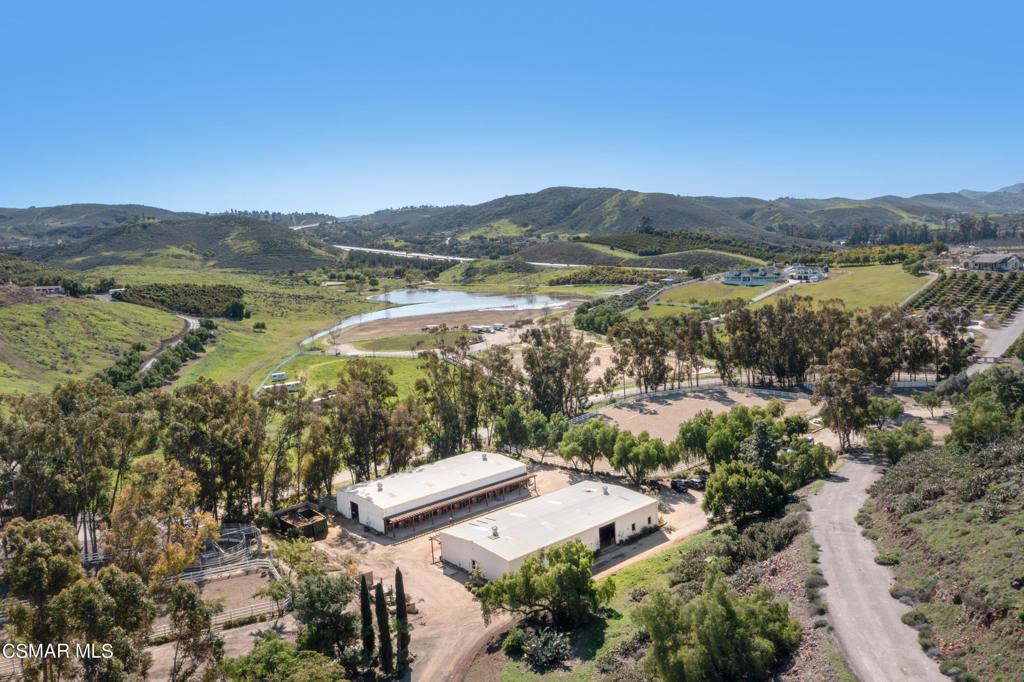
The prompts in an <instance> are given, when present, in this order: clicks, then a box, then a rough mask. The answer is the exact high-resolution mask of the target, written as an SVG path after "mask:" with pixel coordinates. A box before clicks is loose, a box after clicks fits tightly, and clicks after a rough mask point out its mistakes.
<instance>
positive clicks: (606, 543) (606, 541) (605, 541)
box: [597, 521, 615, 549]
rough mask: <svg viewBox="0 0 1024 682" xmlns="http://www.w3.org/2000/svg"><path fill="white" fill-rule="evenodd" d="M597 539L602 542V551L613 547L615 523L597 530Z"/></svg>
mask: <svg viewBox="0 0 1024 682" xmlns="http://www.w3.org/2000/svg"><path fill="white" fill-rule="evenodd" d="M597 537H598V539H599V540H600V542H601V549H604V548H605V547H611V546H612V545H614V544H615V522H614V521H613V522H611V523H609V524H608V525H607V526H601V527H600V528H598V529H597Z"/></svg>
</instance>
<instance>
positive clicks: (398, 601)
mask: <svg viewBox="0 0 1024 682" xmlns="http://www.w3.org/2000/svg"><path fill="white" fill-rule="evenodd" d="M395 610H396V613H395V620H396V621H397V623H396V624H395V632H396V634H397V644H398V646H397V656H396V659H397V661H396V668H397V670H398V672H402V671H403V670H405V669H406V668H407V667H409V613H408V612H407V611H406V608H405V582H404V581H403V580H402V569H400V568H396V569H395Z"/></svg>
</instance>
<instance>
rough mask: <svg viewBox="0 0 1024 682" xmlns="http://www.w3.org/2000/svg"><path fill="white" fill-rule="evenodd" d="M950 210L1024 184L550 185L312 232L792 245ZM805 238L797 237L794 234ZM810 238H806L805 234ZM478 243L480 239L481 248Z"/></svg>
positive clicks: (988, 205)
mask: <svg viewBox="0 0 1024 682" xmlns="http://www.w3.org/2000/svg"><path fill="white" fill-rule="evenodd" d="M958 213H977V214H982V213H992V214H1014V215H1016V214H1024V184H1022V185H1011V186H1009V187H1005V188H1003V189H1001V190H997V191H995V192H970V191H966V190H965V191H964V192H948V193H939V194H920V195H916V196H912V197H899V196H895V195H890V196H883V197H875V198H872V199H866V200H859V199H848V198H844V197H832V198H828V199H804V198H794V197H780V198H778V199H773V200H766V199H758V198H755V197H715V196H681V195H675V194H665V193H649V192H636V191H632V190H620V189H613V188H594V189H591V188H579V187H551V188H548V189H544V190H541V191H539V192H534V193H530V194H519V195H513V196H506V197H501V198H499V199H494V200H491V201H487V202H484V203H481V204H476V205H473V206H465V205H459V206H445V207H437V206H417V207H410V208H405V209H397V210H393V209H392V210H386V211H378V212H377V213H372V214H369V215H365V216H362V217H360V218H356V219H352V220H346V221H343V222H338V223H332V224H327V225H322V226H320V227H319V228H316V229H314V230H313V232H314V234H317V235H318V236H320V237H321V238H323V239H325V240H328V241H332V240H333V241H338V242H340V243H348V244H368V243H373V242H380V243H383V242H388V241H390V242H392V243H394V244H403V243H405V244H410V245H414V246H417V247H419V248H434V249H443V250H445V251H448V252H454V253H480V251H481V249H484V250H486V249H488V248H489V249H490V250H491V253H492V254H502V253H509V252H510V249H511V250H517V249H519V248H522V247H524V246H526V245H528V244H529V243H531V242H533V241H536V240H544V239H552V238H563V239H564V238H567V237H572V236H573V235H576V236H582V237H585V238H594V237H604V236H609V235H614V234H621V233H626V232H632V231H635V230H636V229H638V227H639V226H640V221H641V220H643V219H647V221H649V224H650V225H651V226H652V227H653V228H655V229H663V230H665V229H667V230H687V231H692V232H698V233H705V234H709V235H712V236H714V237H716V238H719V239H729V240H736V241H742V242H749V243H753V244H758V245H763V246H767V247H771V246H778V245H787V246H791V247H796V248H799V247H801V246H808V245H810V243H812V242H815V241H817V240H819V239H826V240H828V239H833V238H836V234H837V233H838V236H839V237H842V235H843V233H844V230H845V231H848V230H849V228H850V227H852V226H855V225H862V224H870V225H874V226H880V227H890V226H893V227H909V226H915V227H920V228H922V229H923V228H924V227H925V226H933V227H935V226H939V225H941V224H942V222H943V221H944V219H946V218H948V217H952V216H953V215H956V214H958ZM797 235H801V236H802V237H804V238H803V239H801V237H800V236H797ZM808 237H809V238H808ZM485 243H487V244H489V246H485Z"/></svg>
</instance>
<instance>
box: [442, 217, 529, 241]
mask: <svg viewBox="0 0 1024 682" xmlns="http://www.w3.org/2000/svg"><path fill="white" fill-rule="evenodd" d="M526 229H527V228H525V227H523V226H521V225H516V224H515V223H513V222H512V221H510V220H508V219H506V218H502V219H501V220H495V221H494V222H493V223H489V224H487V225H484V226H482V227H478V228H476V229H475V230H470V231H469V232H464V233H462V234H460V235H459V240H460V241H466V240H468V239H469V238H470V237H486V238H487V239H495V238H497V237H518V236H519V235H521V234H523V233H525V232H526Z"/></svg>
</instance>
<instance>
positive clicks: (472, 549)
mask: <svg viewBox="0 0 1024 682" xmlns="http://www.w3.org/2000/svg"><path fill="white" fill-rule="evenodd" d="M648 520H649V523H648ZM614 521H615V542H616V544H618V543H621V542H625V541H626V539H628V538H629V537H630V536H631V535H634V534H635V533H639V532H640V531H642V530H643V529H644V527H646V526H648V525H656V524H657V523H658V501H657V500H653V499H652V500H651V503H650V504H648V505H645V506H644V507H642V508H640V509H638V510H637V511H634V512H630V513H628V514H623V515H622V516H620V517H618V518H617V519H615V520H614ZM609 523H612V521H611V520H609V521H605V522H603V523H601V524H599V525H597V526H594V527H593V528H590V529H588V530H585V531H583V532H582V533H578V534H576V535H571V536H569V537H566V538H563V539H561V540H558V541H556V542H553V543H551V544H550V545H545V547H550V546H552V545H560V544H563V543H565V542H569V541H570V540H574V539H577V538H579V539H580V540H582V541H583V543H584V544H585V545H586V546H587V547H589V548H590V549H593V550H597V549H598V548H599V547H600V544H601V542H600V535H599V532H600V528H601V527H602V526H606V525H608V524H609ZM634 525H635V527H636V529H635V530H634ZM498 532H499V533H500V532H501V529H500V528H499V529H498ZM489 542H491V541H490V540H489V539H487V538H486V537H484V538H481V539H480V540H478V541H473V540H467V539H465V538H461V537H456V536H453V535H449V534H447V533H445V532H443V531H442V532H441V558H442V559H443V560H444V561H447V562H448V563H451V564H454V565H456V566H458V567H459V568H462V569H464V570H466V571H468V570H470V568H471V567H472V565H473V563H472V562H473V561H476V562H477V563H478V564H479V565H480V569H481V570H482V571H483V572H484V576H485V577H486V578H487V579H488V580H494V579H495V578H500V577H501V576H502V575H504V574H505V573H508V572H510V571H516V570H518V569H519V567H520V566H522V565H523V561H524V560H525V559H526V557H525V556H523V557H519V558H516V559H512V560H510V561H509V560H506V559H504V558H503V557H501V556H498V555H497V554H494V553H493V552H492V551H490V550H489V549H488V547H487V545H488V543H489ZM499 542H500V541H499ZM543 548H544V547H538V548H537V551H540V550H541V549H543Z"/></svg>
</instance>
